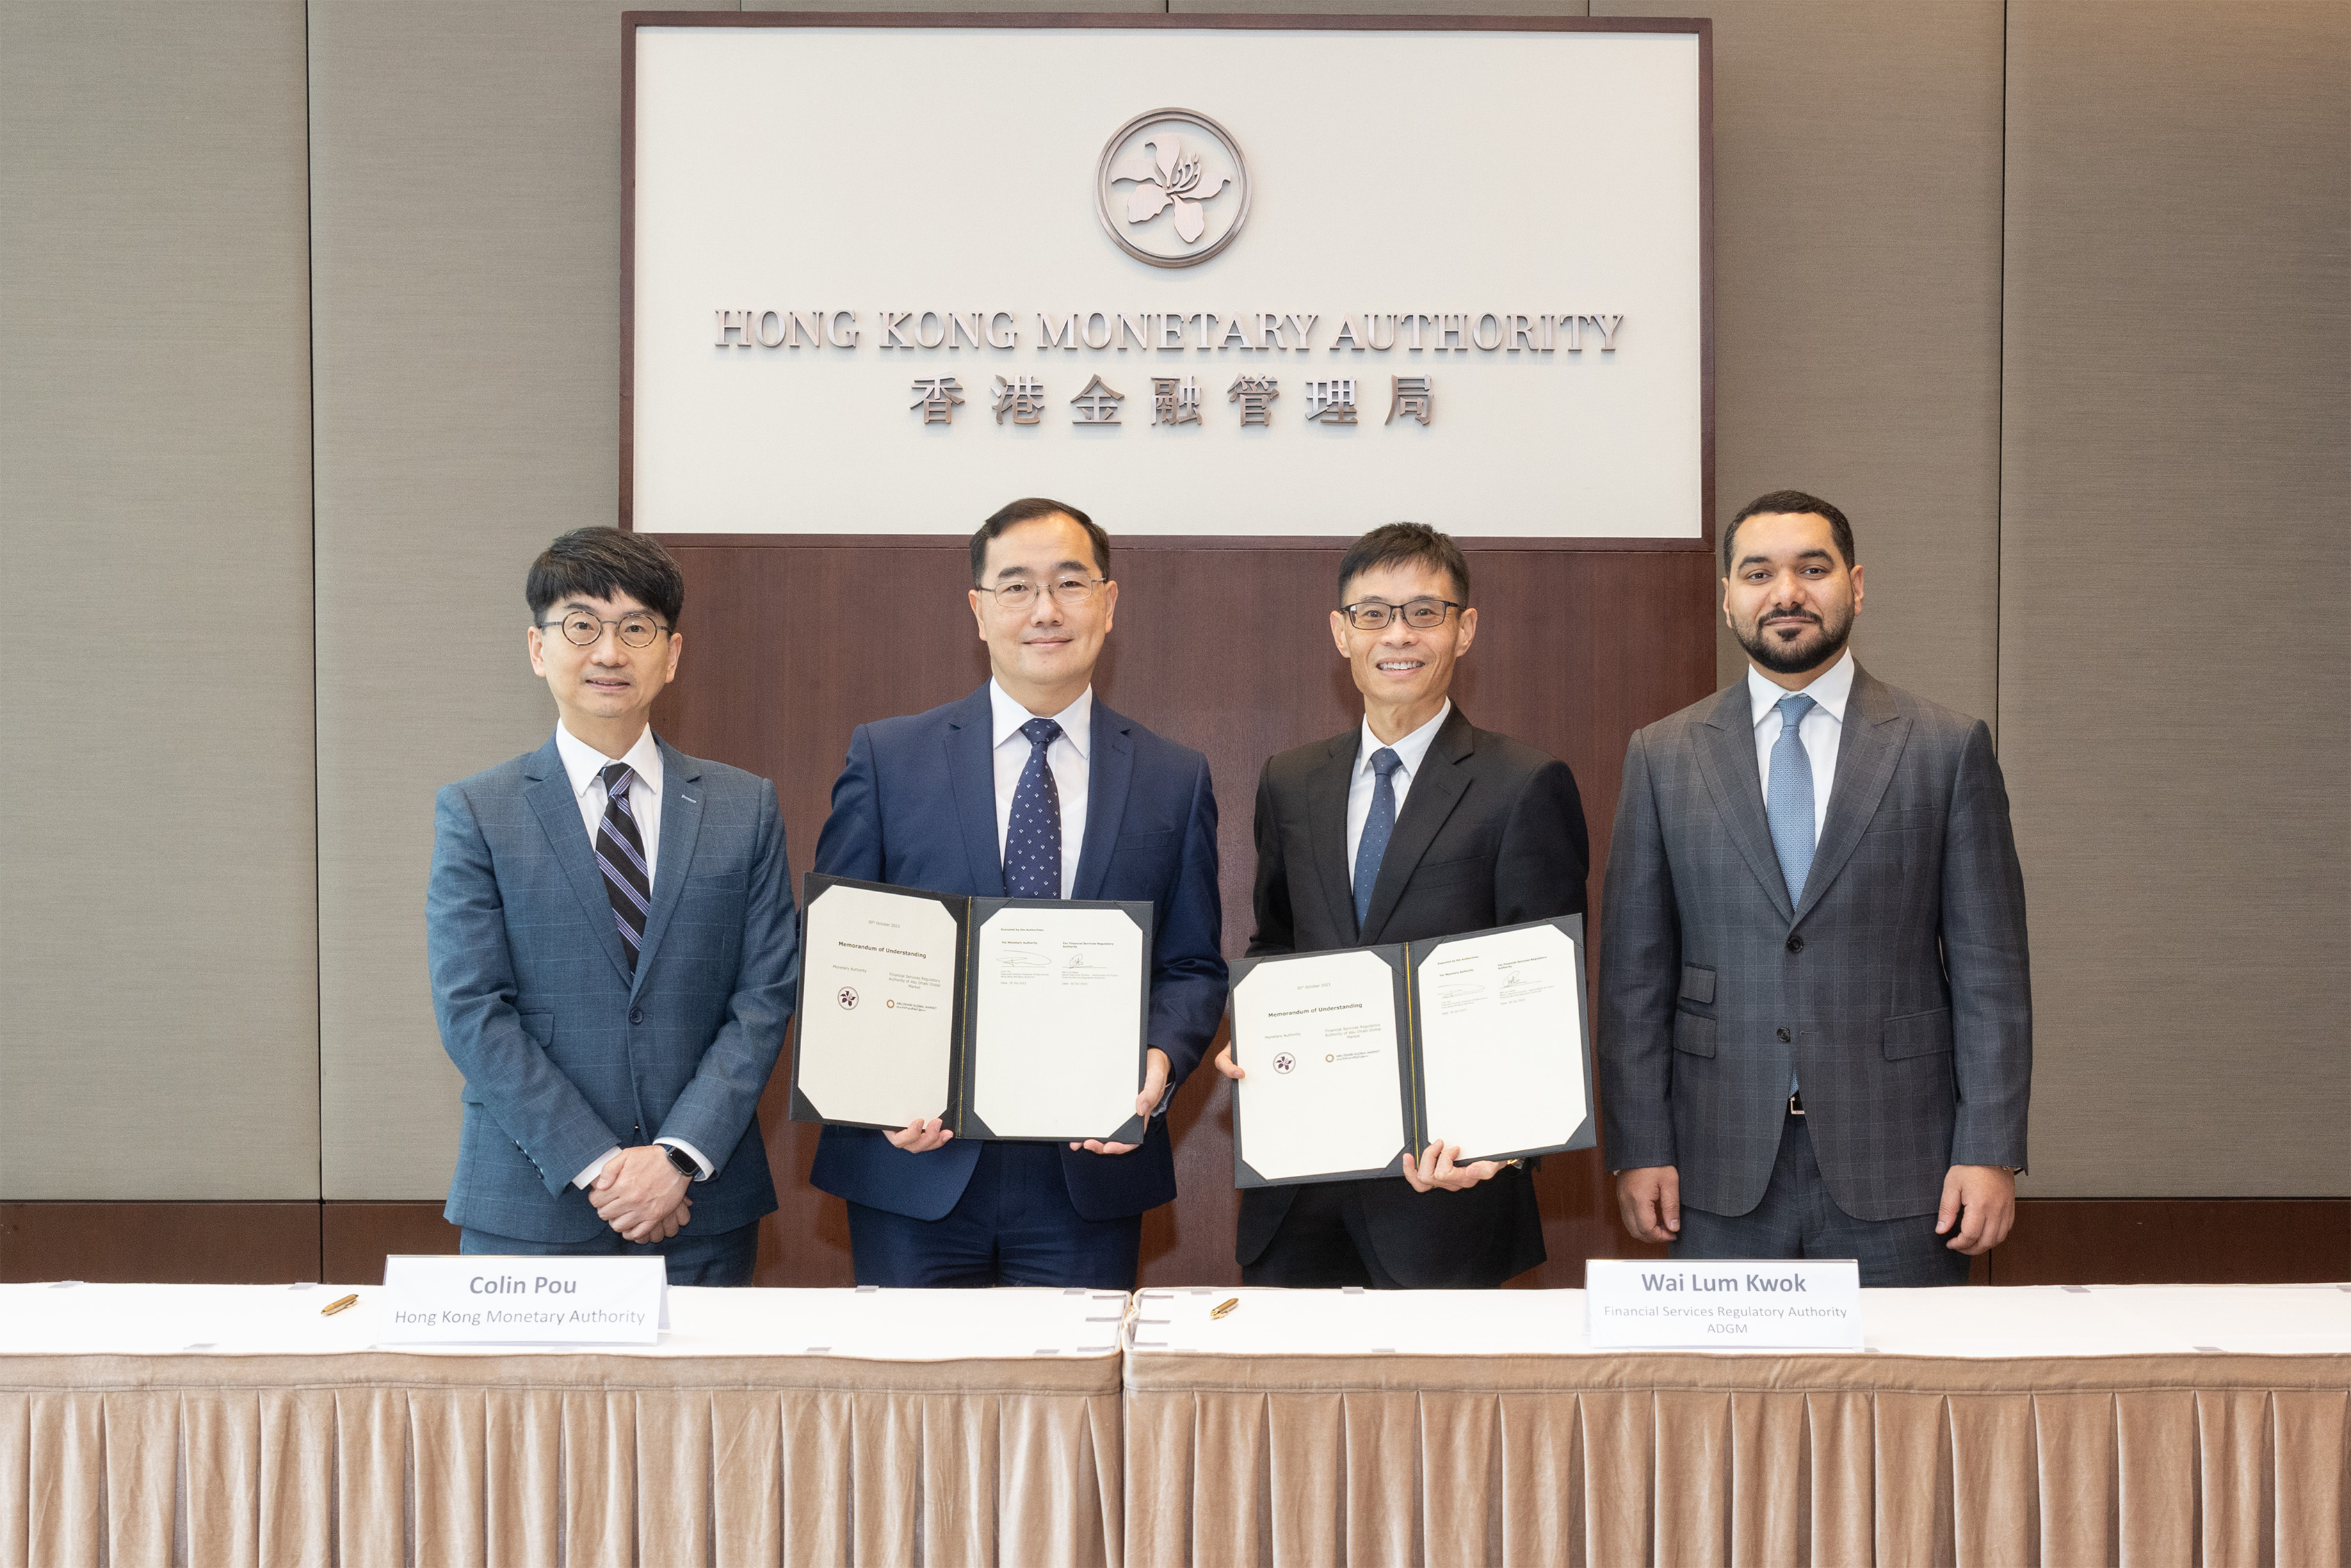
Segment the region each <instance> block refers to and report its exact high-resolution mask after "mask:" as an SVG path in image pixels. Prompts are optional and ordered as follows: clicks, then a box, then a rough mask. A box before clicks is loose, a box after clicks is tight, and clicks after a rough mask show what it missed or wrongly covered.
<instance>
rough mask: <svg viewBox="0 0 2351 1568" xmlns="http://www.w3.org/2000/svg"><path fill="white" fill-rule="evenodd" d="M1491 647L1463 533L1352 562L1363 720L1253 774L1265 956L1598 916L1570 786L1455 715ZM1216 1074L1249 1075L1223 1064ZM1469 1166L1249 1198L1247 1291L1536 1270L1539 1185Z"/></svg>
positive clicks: (1342, 602)
mask: <svg viewBox="0 0 2351 1568" xmlns="http://www.w3.org/2000/svg"><path fill="white" fill-rule="evenodd" d="M1477 635H1478V612H1477V610H1476V609H1475V608H1473V607H1472V606H1471V605H1470V603H1469V563H1468V560H1467V559H1465V558H1464V557H1463V556H1462V554H1461V550H1460V549H1459V547H1458V546H1457V545H1455V544H1454V542H1453V541H1452V540H1451V539H1450V538H1447V537H1446V536H1445V535H1443V534H1441V533H1439V532H1437V530H1436V529H1434V528H1428V527H1426V525H1424V524H1420V523H1390V524H1388V525H1387V526H1386V527H1384V528H1374V529H1373V530H1372V531H1371V532H1370V533H1368V534H1365V535H1364V537H1363V538H1359V539H1357V540H1356V541H1355V542H1354V543H1353V545H1352V546H1350V547H1349V548H1348V550H1347V553H1346V555H1345V557H1344V558H1343V559H1342V560H1341V561H1340V563H1339V607H1338V608H1337V609H1335V610H1333V611H1332V612H1331V638H1332V643H1335V644H1336V645H1337V648H1338V652H1339V656H1340V657H1341V658H1343V659H1344V660H1346V661H1347V665H1348V669H1349V671H1350V672H1351V673H1352V674H1353V676H1354V681H1355V689H1356V690H1357V691H1359V692H1360V693H1362V694H1363V699H1364V716H1363V720H1362V722H1361V723H1359V724H1357V725H1354V726H1353V727H1350V728H1348V729H1347V730H1346V731H1344V732H1343V733H1342V734H1339V735H1336V736H1333V737H1331V738H1330V739H1328V740H1317V741H1314V742H1311V744H1309V745H1305V746H1301V747H1297V748H1296V749H1295V750H1291V751H1285V752H1283V753H1281V754H1280V756H1278V757H1275V758H1272V759H1271V760H1270V761H1269V762H1267V763H1266V765H1265V771H1264V772H1263V774H1262V775H1260V777H1259V780H1258V790H1257V891H1256V915H1257V929H1256V934H1255V935H1254V936H1251V937H1250V938H1249V956H1251V957H1256V956H1260V955H1265V954H1276V953H1311V952H1318V951H1322V950H1325V949H1329V948H1333V947H1358V946H1374V945H1376V944H1380V943H1389V942H1417V941H1421V940H1424V939H1426V938H1429V937H1436V936H1453V935H1455V934H1457V933H1459V932H1465V931H1480V930H1485V929H1487V928H1489V927H1491V926H1496V925H1517V924H1520V922H1524V921H1531V920H1549V919H1552V918H1555V917H1556V916H1559V915H1578V914H1581V913H1583V907H1584V878H1585V875H1586V873H1587V870H1588V865H1589V847H1588V845H1587V842H1586V839H1585V832H1584V822H1583V800H1582V799H1581V797H1580V796H1579V795H1578V794H1577V792H1576V788H1575V778H1574V775H1573V774H1572V773H1570V772H1569V771H1568V767H1567V764H1566V763H1564V762H1562V761H1560V760H1559V759H1558V758H1555V757H1551V756H1547V755H1545V754H1544V753H1542V752H1541V751H1538V750H1536V749H1535V748H1534V747H1531V746H1526V745H1522V744H1520V742H1518V741H1515V740H1512V739H1511V738H1510V737H1508V736H1506V735H1498V734H1496V733H1495V732H1493V731H1492V730H1486V729H1479V727H1477V726H1475V725H1473V724H1471V723H1470V722H1469V720H1468V716H1466V715H1464V714H1463V713H1462V711H1461V710H1460V709H1459V708H1458V707H1457V706H1454V704H1453V700H1452V697H1451V695H1450V692H1451V687H1452V684H1453V672H1454V669H1455V667H1456V665H1457V664H1458V662H1459V661H1460V659H1461V658H1462V657H1463V656H1464V655H1466V654H1467V653H1468V652H1469V647H1470V644H1471V643H1473V642H1474V641H1475V640H1476V638H1477ZM1217 1068H1218V1070H1219V1071H1222V1072H1224V1073H1225V1075H1226V1076H1227V1077H1229V1078H1236V1079H1237V1078H1240V1077H1243V1076H1245V1073H1246V1069H1245V1068H1244V1067H1242V1066H1241V1065H1240V1064H1238V1063H1236V1062H1235V1061H1233V1057H1232V1051H1231V1049H1230V1048H1229V1047H1228V1048H1227V1049H1226V1050H1225V1051H1223V1052H1221V1053H1220V1054H1219V1055H1218V1056H1217ZM1431 1132H1432V1134H1441V1132H1442V1129H1441V1128H1432V1129H1431ZM1460 1154H1461V1149H1460V1147H1459V1145H1448V1144H1446V1143H1444V1142H1443V1141H1442V1139H1441V1137H1432V1139H1431V1141H1430V1143H1429V1145H1428V1146H1427V1147H1426V1149H1425V1150H1424V1151H1423V1153H1422V1154H1421V1155H1420V1157H1419V1159H1418V1160H1417V1161H1416V1160H1413V1159H1411V1158H1409V1157H1407V1158H1405V1160H1404V1162H1403V1165H1402V1167H1401V1169H1400V1171H1399V1174H1398V1175H1396V1176H1388V1177H1380V1178H1376V1179H1373V1180H1365V1181H1341V1182H1315V1183H1310V1184H1304V1185H1300V1186H1263V1187H1250V1188H1248V1189H1246V1190H1244V1191H1243V1192H1242V1194H1241V1215H1240V1230H1239V1237H1238V1246H1237V1248H1236V1249H1235V1251H1236V1256H1237V1257H1238V1260H1239V1262H1240V1265H1241V1278H1242V1280H1243V1281H1244V1282H1246V1283H1249V1284H1251V1285H1282V1286H1291V1287H1300V1288H1322V1289H1328V1288H1331V1287H1334V1286H1348V1285H1356V1286H1374V1287H1380V1288H1388V1289H1394V1288H1400V1287H1410V1288H1415V1289H1447V1290H1462V1289H1471V1288H1480V1287H1486V1286H1493V1285H1499V1284H1500V1283H1501V1282H1502V1281H1505V1280H1508V1279H1510V1277H1511V1276H1512V1275H1514V1274H1519V1273H1522V1272H1524V1271H1525V1270H1529V1269H1531V1268H1533V1267H1534V1266H1535V1265H1536V1264H1538V1263H1541V1261H1542V1260H1543V1256H1544V1254H1543V1239H1542V1220H1541V1215H1540V1214H1539V1213H1538V1212H1537V1209H1536V1204H1535V1192H1534V1182H1533V1179H1532V1176H1531V1172H1530V1171H1529V1169H1528V1168H1527V1167H1525V1166H1521V1165H1520V1164H1519V1163H1518V1162H1516V1161H1512V1162H1510V1163H1509V1164H1499V1163H1497V1162H1495V1161H1492V1160H1474V1161H1469V1162H1467V1163H1459V1164H1457V1163H1456V1162H1457V1160H1458V1156H1459V1155H1460Z"/></svg>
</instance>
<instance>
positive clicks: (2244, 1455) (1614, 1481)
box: [1126, 1352, 2351, 1568]
mask: <svg viewBox="0 0 2351 1568" xmlns="http://www.w3.org/2000/svg"><path fill="white" fill-rule="evenodd" d="M2346 1385H2351V1357H2344V1356H2329V1355H2307V1356H2305V1355H2280V1356H2266V1355H2144V1356H2116V1357H2097V1358H2081V1357H2066V1358H2062V1359H2043V1360H2030V1361H1987V1360H1959V1359H1950V1358H1944V1357H1928V1356H1896V1355H1848V1356H1818V1355H1814V1356H1771V1355H1754V1356H1735V1357H1734V1356H1701V1355H1689V1354H1678V1355H1677V1354H1648V1353H1643V1354H1625V1355H1611V1356H1573V1357H1554V1356H1478V1357H1472V1356H1461V1357H1447V1356H1427V1355H1333V1356H1304V1355H1258V1356H1240V1355H1219V1354H1167V1353H1162V1354H1143V1353H1140V1352H1130V1353H1129V1354H1128V1357H1127V1396H1126V1434H1127V1442H1126V1464H1127V1469H1126V1477H1127V1518H1128V1520H1129V1521H1130V1522H1129V1530H1128V1535H1127V1563H1128V1564H1129V1568H1163V1565H1165V1568H1173V1565H1175V1564H1178V1563H1206V1564H1216V1565H1219V1568H1224V1565H1247V1564H1252V1563H1269V1564H1273V1565H1274V1568H1307V1565H1321V1564H1331V1563H1350V1564H1358V1563H1360V1564H1391V1563H1394V1564H1405V1563H1413V1564H1418V1563H1430V1564H1437V1565H1449V1564H1455V1563H1466V1564H1483V1563H1504V1564H1509V1565H1510V1568H1536V1565H1542V1568H1552V1565H1558V1568H1569V1565H1589V1568H1617V1565H1620V1564H1636V1563H1652V1562H1654V1563H1673V1564H1683V1563H1740V1564H1748V1563H1755V1564H1770V1565H1773V1568H1777V1565H1781V1564H1797V1563H1816V1564H1824V1565H1825V1564H1834V1565H1839V1568H1843V1565H1846V1564H1862V1563H1883V1564H1905V1565H1907V1564H1913V1563H1915V1564H1920V1565H1922V1568H1923V1565H1928V1564H1938V1563H1963V1564H1987V1565H1991V1568H2025V1565H2030V1564H2037V1565H2040V1568H2095V1565H2096V1564H2102V1563H2117V1564H2124V1565H2138V1564H2181V1565H2187V1564H2191V1563H2199V1564H2204V1565H2207V1568H2234V1565H2238V1564H2243V1565H2246V1568H2254V1565H2259V1564H2271V1563H2274V1564H2277V1565H2279V1568H2338V1564H2340V1563H2342V1562H2343V1561H2344V1555H2343V1554H2344V1544H2343V1543H2344V1540H2345V1531H2346V1496H2351V1489H2346V1459H2351V1444H2346V1421H2351V1410H2346V1403H2351V1401H2347V1400H2346Z"/></svg>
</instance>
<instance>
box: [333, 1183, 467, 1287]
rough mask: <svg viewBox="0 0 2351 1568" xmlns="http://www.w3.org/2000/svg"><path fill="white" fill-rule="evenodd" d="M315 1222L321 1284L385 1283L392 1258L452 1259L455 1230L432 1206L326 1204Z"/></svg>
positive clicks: (421, 1204) (455, 1241) (439, 1211)
mask: <svg viewBox="0 0 2351 1568" xmlns="http://www.w3.org/2000/svg"><path fill="white" fill-rule="evenodd" d="M320 1207H321V1209H322V1210H323V1212H322V1213H321V1215H320V1217H319V1279H321V1280H323V1281H327V1282H329V1283H330V1284H336V1285H378V1284H381V1283H382V1282H383V1260H385V1259H386V1258H387V1257H390V1256H391V1255H392V1253H395V1252H432V1253H444V1254H446V1253H454V1252H455V1251H456V1250H457V1228H456V1227H455V1226H454V1225H452V1224H450V1223H449V1222H448V1221H447V1220H445V1219H444V1218H441V1208H442V1206H441V1205H440V1204H439V1203H438V1202H434V1203H329V1204H324V1205H321V1206H320Z"/></svg>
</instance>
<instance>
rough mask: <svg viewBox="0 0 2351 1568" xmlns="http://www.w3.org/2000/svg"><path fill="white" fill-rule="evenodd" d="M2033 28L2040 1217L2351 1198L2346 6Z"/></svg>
mask: <svg viewBox="0 0 2351 1568" xmlns="http://www.w3.org/2000/svg"><path fill="white" fill-rule="evenodd" d="M2010 16H2011V41H2010V51H2009V59H2010V71H2011V75H2010V83H2009V175H2008V199H2009V210H2008V288H2007V299H2008V321H2007V334H2006V337H2007V398H2006V405H2007V406H2006V436H2005V443H2004V447H2003V452H2004V460H2005V473H2004V494H2003V505H2002V516H2003V518H2004V530H2003V551H2002V574H2001V575H2002V592H2001V603H2002V607H2003V609H2002V616H2001V717H2002V720H2003V725H2002V742H2003V744H2002V747H2001V754H2002V758H2003V760H2004V761H2005V763H2006V766H2007V769H2008V779H2009V787H2010V789H2011V794H2012V795H2013V796H2014V799H2015V803H2016V821H2017V830H2018V839H2019V843H2020V848H2021V849H2022V853H2023V857H2024V867H2025V877H2026V881H2027V883H2028V887H2029V891H2030V894H2031V897H2032V928H2033V944H2032V949H2033V951H2032V956H2033V980H2034V986H2033V990H2034V995H2035V1000H2036V1001H2037V1003H2038V1004H2039V1006H2038V1016H2037V1019H2036V1026H2037V1027H2036V1030H2035V1035H2036V1040H2037V1043H2038V1048H2039V1049H2038V1061H2037V1063H2036V1071H2035V1075H2034V1094H2033V1136H2032V1146H2033V1175H2032V1178H2031V1179H2030V1180H2029V1182H2028V1184H2027V1186H2026V1187H2025V1190H2026V1191H2027V1192H2029V1193H2032V1194H2040V1195H2052V1194H2054V1195H2068V1196H2079V1197H2095V1196H2109V1195H2117V1194H2130V1195H2141V1196H2161V1195H2166V1194H2172V1195H2179V1194H2193V1195H2199V1196H2210V1197H2253V1196H2263V1195H2298V1196H2312V1197H2316V1196H2325V1195H2334V1194H2343V1193H2351V1134H2346V1128H2351V1046H2346V1030H2345V1027H2344V1022H2343V998H2344V995H2345V992H2346V988H2347V987H2351V853H2346V849H2351V833H2346V824H2347V823H2351V747H2346V697H2345V693H2346V690H2351V637H2346V630H2345V621H2344V607H2345V604H2346V600H2351V570H2346V562H2351V553H2346V527H2345V525H2346V502H2345V497H2346V495H2351V459H2346V452H2351V443H2346V432H2351V372H2346V367H2351V200H2346V198H2351V7H2346V6H2344V5H2341V4H2339V3H2336V0H2315V3H2310V4H2299V5H2285V4H2274V3H2270V0H2262V3H2259V4H2254V3H2228V4H2224V3H2221V0H2195V3H2188V0H2168V3H2158V0H2138V3H2134V4H2130V5H2116V4H2088V3H2084V0H2073V3H2067V4H2050V3H2048V0H2018V3H2017V4H2016V5H2013V6H2012V7H2011V12H2010Z"/></svg>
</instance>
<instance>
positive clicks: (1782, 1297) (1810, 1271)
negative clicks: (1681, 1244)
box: [1583, 1258, 1861, 1350]
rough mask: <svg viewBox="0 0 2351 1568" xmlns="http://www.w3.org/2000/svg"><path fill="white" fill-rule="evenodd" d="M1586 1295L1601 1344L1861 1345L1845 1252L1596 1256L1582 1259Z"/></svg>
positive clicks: (1857, 1299) (1857, 1293)
mask: <svg viewBox="0 0 2351 1568" xmlns="http://www.w3.org/2000/svg"><path fill="white" fill-rule="evenodd" d="M1583 1300H1584V1310H1585V1312H1586V1322H1587V1325H1588V1329H1589V1333H1590V1335H1591V1340H1592V1343H1593V1345H1594V1346H1595V1347H1600V1348H1607V1349H1668V1350H1670V1349H1682V1350H1859V1349H1860V1348H1861V1270H1860V1265H1859V1264H1857V1263H1855V1261H1854V1260H1851V1259H1849V1258H1844V1259H1823V1260H1801V1261H1797V1260H1786V1259H1770V1260H1736V1259H1718V1260H1708V1261H1704V1262H1687V1263H1684V1262H1662V1261H1658V1262H1653V1261H1650V1260H1646V1259H1638V1258H1594V1259H1593V1260H1590V1261H1589V1262H1587V1263H1585V1264H1584V1276H1583Z"/></svg>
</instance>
